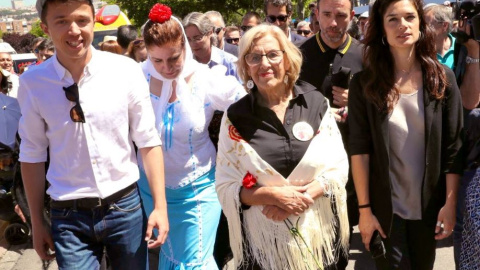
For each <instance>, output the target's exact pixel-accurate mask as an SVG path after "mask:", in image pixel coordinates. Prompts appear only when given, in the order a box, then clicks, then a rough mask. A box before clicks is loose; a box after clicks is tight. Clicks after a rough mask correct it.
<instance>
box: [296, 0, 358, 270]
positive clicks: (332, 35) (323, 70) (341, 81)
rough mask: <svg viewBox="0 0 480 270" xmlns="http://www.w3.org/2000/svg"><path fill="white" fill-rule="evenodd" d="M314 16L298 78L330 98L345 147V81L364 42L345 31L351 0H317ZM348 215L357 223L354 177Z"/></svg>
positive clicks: (342, 264)
mask: <svg viewBox="0 0 480 270" xmlns="http://www.w3.org/2000/svg"><path fill="white" fill-rule="evenodd" d="M315 14H316V18H317V20H318V22H319V25H320V32H318V33H317V34H316V35H314V36H312V37H310V38H308V39H307V40H305V41H304V42H303V43H302V44H301V45H300V50H301V51H302V56H303V64H302V70H301V73H300V80H303V81H306V82H308V83H310V84H312V85H314V86H315V87H316V88H317V89H318V90H319V91H321V92H322V93H323V95H324V96H325V97H326V98H328V100H329V101H330V106H331V107H332V110H333V111H334V113H335V116H336V120H337V124H338V127H339V129H340V132H341V133H342V139H343V142H344V145H345V149H346V150H347V152H348V147H347V135H348V126H347V124H346V122H345V121H346V120H347V115H348V110H347V104H348V88H349V86H348V84H349V81H350V78H351V77H352V76H353V75H354V74H355V73H357V72H359V71H361V70H362V49H363V46H362V45H361V44H360V42H358V41H357V40H356V39H354V38H352V37H351V36H350V35H348V33H347V29H348V25H349V23H350V21H351V20H352V18H353V16H354V14H355V13H354V11H353V4H352V2H351V1H350V0H340V1H339V0H317V6H316V9H315ZM346 189H347V194H348V198H347V204H348V216H349V217H348V218H349V222H350V225H351V226H354V225H356V224H358V209H357V203H356V195H355V188H354V186H353V180H352V179H351V177H349V181H348V183H347V186H346ZM347 263H348V260H347V258H345V257H341V258H340V260H339V262H338V264H337V268H338V269H345V267H346V266H347Z"/></svg>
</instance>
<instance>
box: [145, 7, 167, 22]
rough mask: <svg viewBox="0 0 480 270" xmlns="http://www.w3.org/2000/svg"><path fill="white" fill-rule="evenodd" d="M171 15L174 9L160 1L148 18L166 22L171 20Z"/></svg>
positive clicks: (153, 20)
mask: <svg viewBox="0 0 480 270" xmlns="http://www.w3.org/2000/svg"><path fill="white" fill-rule="evenodd" d="M171 16H172V10H171V9H170V7H169V6H166V5H162V4H159V3H157V4H155V5H154V6H153V7H152V9H151V10H150V13H149V14H148V18H149V19H150V20H151V21H152V22H156V23H164V22H166V21H168V20H170V17H171Z"/></svg>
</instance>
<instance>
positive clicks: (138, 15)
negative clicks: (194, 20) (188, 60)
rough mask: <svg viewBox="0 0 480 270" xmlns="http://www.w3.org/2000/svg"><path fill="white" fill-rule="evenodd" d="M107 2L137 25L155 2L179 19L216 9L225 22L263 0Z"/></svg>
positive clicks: (129, 0) (144, 20) (146, 17)
mask: <svg viewBox="0 0 480 270" xmlns="http://www.w3.org/2000/svg"><path fill="white" fill-rule="evenodd" d="M108 3H109V4H117V5H119V6H120V8H121V9H122V10H123V11H124V12H125V13H126V14H127V16H128V17H129V18H130V19H131V20H133V21H134V23H135V25H136V26H138V27H140V26H141V25H143V24H144V23H145V22H146V21H147V19H148V13H149V11H150V9H151V8H152V7H153V5H155V4H156V3H161V4H164V5H167V6H169V7H170V8H171V9H172V12H173V15H174V16H176V17H178V18H180V19H182V18H183V17H185V15H187V14H188V13H190V12H192V11H199V12H207V11H209V10H216V11H218V12H220V13H221V14H222V15H223V16H224V20H225V22H230V21H232V19H233V18H234V17H238V16H239V15H240V16H243V14H245V13H247V12H248V11H251V10H256V11H260V10H262V9H263V0H164V1H158V0H136V1H131V0H109V1H108Z"/></svg>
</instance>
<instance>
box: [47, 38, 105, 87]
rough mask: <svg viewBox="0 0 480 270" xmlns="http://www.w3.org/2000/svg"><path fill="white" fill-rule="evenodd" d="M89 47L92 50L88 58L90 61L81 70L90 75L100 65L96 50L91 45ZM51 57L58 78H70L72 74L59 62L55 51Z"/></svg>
mask: <svg viewBox="0 0 480 270" xmlns="http://www.w3.org/2000/svg"><path fill="white" fill-rule="evenodd" d="M90 49H91V50H92V58H91V59H90V61H89V62H88V63H87V65H86V66H85V69H84V70H83V72H84V74H85V75H86V76H90V75H92V74H94V73H95V72H96V71H97V70H98V67H100V66H101V65H99V64H98V62H99V60H98V51H97V50H96V49H95V48H94V47H93V46H90ZM52 58H53V59H52V61H53V67H54V69H55V72H56V73H57V76H58V78H59V79H60V80H63V79H65V78H71V77H72V75H71V74H70V72H69V71H68V70H67V69H66V68H65V67H64V66H63V65H62V64H60V62H59V61H58V58H57V53H55V54H54V55H53V56H52ZM96 63H97V64H96Z"/></svg>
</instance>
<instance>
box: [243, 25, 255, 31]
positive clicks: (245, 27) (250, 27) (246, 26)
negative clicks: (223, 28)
mask: <svg viewBox="0 0 480 270" xmlns="http://www.w3.org/2000/svg"><path fill="white" fill-rule="evenodd" d="M252 27H253V26H251V25H242V26H240V29H242V31H243V32H247V31H248V30H250V29H252Z"/></svg>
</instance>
